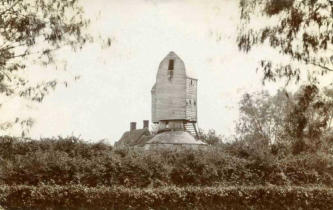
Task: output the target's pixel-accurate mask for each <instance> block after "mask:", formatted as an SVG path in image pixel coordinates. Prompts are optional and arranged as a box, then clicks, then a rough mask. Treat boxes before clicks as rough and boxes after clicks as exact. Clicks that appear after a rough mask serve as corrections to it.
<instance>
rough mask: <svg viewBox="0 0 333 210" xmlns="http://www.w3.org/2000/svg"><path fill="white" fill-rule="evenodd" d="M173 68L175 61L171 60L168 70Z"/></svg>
mask: <svg viewBox="0 0 333 210" xmlns="http://www.w3.org/2000/svg"><path fill="white" fill-rule="evenodd" d="M173 67H174V60H173V59H170V60H169V67H168V70H173Z"/></svg>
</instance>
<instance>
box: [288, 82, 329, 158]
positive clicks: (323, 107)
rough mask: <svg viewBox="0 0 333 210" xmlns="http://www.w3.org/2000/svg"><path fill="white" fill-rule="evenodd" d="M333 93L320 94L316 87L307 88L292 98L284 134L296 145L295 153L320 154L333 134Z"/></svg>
mask: <svg viewBox="0 0 333 210" xmlns="http://www.w3.org/2000/svg"><path fill="white" fill-rule="evenodd" d="M330 91H332V89H327V88H325V89H324V91H320V89H318V88H317V86H316V85H304V86H301V88H300V89H299V90H298V91H297V92H296V93H295V94H294V95H293V101H294V103H293V106H292V109H291V110H290V111H289V112H288V113H287V117H286V119H285V122H284V128H285V132H286V133H287V134H288V136H289V137H290V139H291V141H292V143H293V148H292V149H293V153H294V154H298V153H300V152H303V151H306V150H309V151H318V150H320V149H321V147H322V146H323V145H324V144H325V143H326V142H325V141H326V139H325V134H326V133H327V132H330V130H331V120H332V112H333V103H332V99H333V98H332V97H331V96H330V95H329V94H328V93H329V92H330Z"/></svg>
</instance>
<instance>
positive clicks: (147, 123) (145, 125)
mask: <svg viewBox="0 0 333 210" xmlns="http://www.w3.org/2000/svg"><path fill="white" fill-rule="evenodd" d="M143 128H147V129H149V120H144V121H143Z"/></svg>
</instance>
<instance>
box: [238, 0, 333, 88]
mask: <svg viewBox="0 0 333 210" xmlns="http://www.w3.org/2000/svg"><path fill="white" fill-rule="evenodd" d="M239 6H240V9H241V15H240V18H241V21H242V24H241V25H240V27H239V34H238V47H239V49H240V50H242V51H244V52H249V51H250V50H251V49H253V47H255V46H260V45H263V46H269V47H271V48H273V49H275V50H276V52H277V53H279V54H280V55H281V56H285V57H287V58H289V60H290V62H288V63H281V62H280V60H272V59H262V60H261V64H260V66H259V68H260V69H261V70H262V71H263V72H264V79H267V80H272V81H276V80H277V79H279V78H287V81H288V82H289V81H290V80H291V79H294V80H295V81H299V80H300V78H301V77H302V76H304V75H306V74H308V73H309V72H310V76H311V77H312V79H314V80H316V79H318V78H319V77H320V76H321V75H326V74H332V72H333V56H332V54H333V2H332V1H330V0H268V1H266V0H240V5H239ZM258 20H261V21H260V23H261V24H259V25H260V27H252V26H253V25H252V24H251V23H253V22H255V21H258ZM257 23H258V22H257ZM256 26H258V24H256Z"/></svg>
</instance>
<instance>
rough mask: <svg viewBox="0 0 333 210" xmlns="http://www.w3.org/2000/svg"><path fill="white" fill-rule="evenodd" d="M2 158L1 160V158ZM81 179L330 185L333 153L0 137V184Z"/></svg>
mask: <svg viewBox="0 0 333 210" xmlns="http://www.w3.org/2000/svg"><path fill="white" fill-rule="evenodd" d="M1 159H2V160H1ZM1 183H2V184H8V185H22V184H25V185H38V184H41V183H44V184H57V185H67V184H83V185H86V186H89V187H95V186H98V185H105V186H125V187H152V186H153V187H159V186H166V185H177V186H188V185H192V186H193V185H194V186H214V185H216V184H219V185H228V186H230V185H246V186H248V185H269V184H273V185H300V186H303V185H322V186H328V187H333V157H332V156H330V155H328V154H302V155H297V156H292V155H291V156H287V157H285V158H283V159H278V158H276V157H274V156H267V157H266V156H265V157H264V158H261V159H259V158H253V157H246V158H245V157H241V156H239V155H237V149H233V150H232V152H230V149H226V148H223V147H212V148H208V149H207V150H204V151H195V150H184V151H178V152H176V151H168V150H165V151H164V150H159V151H136V150H114V149H113V148H112V147H111V146H108V145H105V144H103V143H98V144H89V143H85V142H82V141H79V140H77V139H56V140H52V139H51V140H42V141H26V142H22V141H17V140H15V139H10V138H7V139H6V138H0V184H1Z"/></svg>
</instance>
